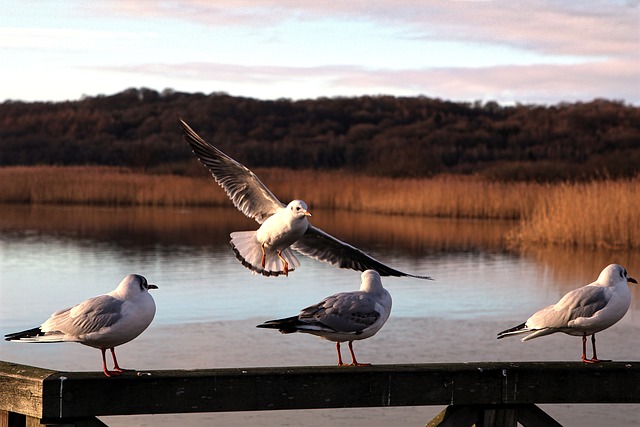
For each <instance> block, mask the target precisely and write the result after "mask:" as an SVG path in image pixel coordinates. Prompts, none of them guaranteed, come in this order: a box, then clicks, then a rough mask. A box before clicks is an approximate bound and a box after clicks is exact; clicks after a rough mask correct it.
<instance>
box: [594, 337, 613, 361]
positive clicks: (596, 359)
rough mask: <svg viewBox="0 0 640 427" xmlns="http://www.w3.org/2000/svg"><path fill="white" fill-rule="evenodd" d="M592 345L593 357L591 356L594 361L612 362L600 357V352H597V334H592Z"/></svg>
mask: <svg viewBox="0 0 640 427" xmlns="http://www.w3.org/2000/svg"><path fill="white" fill-rule="evenodd" d="M591 346H592V347H593V357H592V358H591V362H592V363H598V362H611V360H603V359H598V354H597V353H596V334H593V335H591Z"/></svg>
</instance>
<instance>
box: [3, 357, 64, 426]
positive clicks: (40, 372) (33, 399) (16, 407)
mask: <svg viewBox="0 0 640 427" xmlns="http://www.w3.org/2000/svg"><path fill="white" fill-rule="evenodd" d="M55 372H56V371H51V370H49V369H41V368H36V367H33V366H26V365H19V364H17V363H9V362H3V361H0V410H3V411H9V412H14V413H17V414H23V415H28V416H32V417H36V418H41V416H42V384H43V381H44V379H45V378H47V377H48V376H50V375H51V374H54V373H55Z"/></svg>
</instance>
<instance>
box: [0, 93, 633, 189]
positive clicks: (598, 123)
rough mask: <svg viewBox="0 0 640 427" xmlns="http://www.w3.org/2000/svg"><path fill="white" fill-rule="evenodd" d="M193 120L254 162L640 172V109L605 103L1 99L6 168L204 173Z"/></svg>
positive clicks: (155, 96)
mask: <svg viewBox="0 0 640 427" xmlns="http://www.w3.org/2000/svg"><path fill="white" fill-rule="evenodd" d="M178 116H181V117H183V118H184V120H185V121H186V122H187V123H189V124H190V125H191V127H193V129H194V130H195V131H196V132H198V133H199V134H200V135H201V136H202V137H203V138H204V139H206V140H208V141H210V142H212V143H213V144H214V145H216V146H217V147H218V148H220V149H221V150H223V151H225V152H226V153H227V154H229V155H231V156H232V157H234V158H236V159H237V160H239V161H241V162H243V163H245V164H246V165H247V166H249V167H270V166H277V167H285V168H317V169H344V170H352V171H357V172H363V173H368V174H375V175H385V176H431V175H435V174H440V173H464V174H469V173H480V174H483V175H486V176H489V177H492V178H497V179H536V180H556V179H582V178H591V177H598V176H609V177H621V176H633V175H636V174H637V173H638V171H639V170H640V108H638V107H633V106H629V105H625V104H624V103H621V102H612V101H607V100H594V101H592V102H588V103H576V104H560V105H554V106H536V105H519V106H514V107H502V106H500V105H498V104H496V103H494V102H488V103H474V104H468V103H455V102H447V101H443V100H439V99H430V98H425V97H417V98H397V97H392V96H366V97H358V98H320V99H313V100H301V101H292V100H288V99H281V100H276V101H261V100H256V99H250V98H239V97H232V96H228V95H226V94H220V93H214V94H210V95H205V94H202V93H195V94H188V93H178V92H173V91H171V90H165V91H164V92H162V93H158V92H156V91H153V90H149V89H128V90H126V91H124V92H121V93H118V94H115V95H112V96H98V97H86V98H84V99H82V100H79V101H73V102H60V103H26V102H15V101H6V102H4V103H2V104H0V166H7V165H34V164H60V165H78V164H101V165H122V166H131V167H139V168H144V169H146V170H157V171H173V172H178V173H184V172H185V171H191V170H195V169H194V168H193V167H192V166H187V165H192V161H193V154H192V153H191V152H190V150H189V148H188V146H187V144H186V143H185V142H184V141H183V139H182V136H181V134H180V130H179V126H178V119H177V117H178Z"/></svg>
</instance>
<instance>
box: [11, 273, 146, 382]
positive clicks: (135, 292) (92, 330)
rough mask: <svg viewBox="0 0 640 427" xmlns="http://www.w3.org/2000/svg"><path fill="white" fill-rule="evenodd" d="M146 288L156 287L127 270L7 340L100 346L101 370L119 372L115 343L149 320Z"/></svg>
mask: <svg viewBox="0 0 640 427" xmlns="http://www.w3.org/2000/svg"><path fill="white" fill-rule="evenodd" d="M149 289H158V287H157V286H156V285H152V284H150V283H147V279H145V278H144V277H142V276H140V275H137V274H129V275H128V276H127V277H125V278H124V279H122V282H120V284H119V285H118V287H117V288H116V289H115V290H113V291H111V292H109V293H108V294H105V295H99V296H97V297H93V298H89V299H88V300H86V301H83V302H81V303H80V304H78V305H75V306H73V307H71V308H65V309H63V310H58V311H56V312H55V313H53V314H52V315H51V317H49V319H48V320H47V321H46V322H44V323H43V324H42V325H41V326H40V327H39V328H33V329H29V330H26V331H22V332H16V333H13V334H8V335H5V339H6V340H7V341H21V342H67V341H69V342H78V343H80V344H84V345H88V346H89V347H94V348H98V349H100V351H101V352H102V371H103V372H104V374H105V375H106V376H108V377H110V376H112V375H119V374H120V373H121V372H123V369H122V368H120V366H118V360H117V359H116V352H115V347H117V346H119V345H121V344H124V343H126V342H129V341H131V340H132V339H134V338H136V337H137V336H138V335H140V334H141V333H142V332H143V331H144V330H145V329H147V327H148V326H149V325H150V324H151V321H152V320H153V316H154V315H155V313H156V304H155V302H154V301H153V297H152V296H151V294H149V292H148V291H149ZM107 349H109V350H111V356H112V358H113V364H114V370H113V371H110V370H108V369H107V361H106V357H105V352H106V350H107Z"/></svg>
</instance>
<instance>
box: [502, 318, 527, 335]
mask: <svg viewBox="0 0 640 427" xmlns="http://www.w3.org/2000/svg"><path fill="white" fill-rule="evenodd" d="M526 326H527V322H524V323H521V324H519V325H518V326H514V327H513V328H509V329H505V330H504V331H502V332H498V336H497V339H501V338H504V337H506V336H508V335H509V334H510V333H511V332H516V331H519V330H521V329H524V328H525V327H526Z"/></svg>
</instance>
